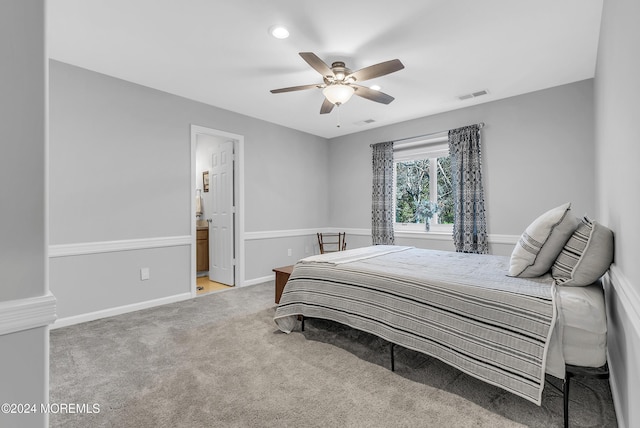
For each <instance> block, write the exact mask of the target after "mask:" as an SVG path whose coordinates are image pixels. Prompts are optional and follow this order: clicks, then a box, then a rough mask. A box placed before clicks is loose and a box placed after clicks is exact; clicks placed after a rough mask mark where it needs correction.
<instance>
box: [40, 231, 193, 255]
mask: <svg viewBox="0 0 640 428" xmlns="http://www.w3.org/2000/svg"><path fill="white" fill-rule="evenodd" d="M192 242H193V238H192V237H191V235H182V236H164V237H159V238H143V239H123V240H119V241H99V242H80V243H76V244H57V245H49V257H50V258H52V257H68V256H81V255H85V254H99V253H111V252H116V251H130V250H146V249H149V248H162V247H178V246H183V245H191V244H192Z"/></svg>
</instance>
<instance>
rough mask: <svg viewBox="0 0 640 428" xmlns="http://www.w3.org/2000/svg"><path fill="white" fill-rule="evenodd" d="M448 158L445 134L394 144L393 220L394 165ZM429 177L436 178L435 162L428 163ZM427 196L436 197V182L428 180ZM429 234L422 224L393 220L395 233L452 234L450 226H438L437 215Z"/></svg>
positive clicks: (394, 168) (394, 177) (434, 217)
mask: <svg viewBox="0 0 640 428" xmlns="http://www.w3.org/2000/svg"><path fill="white" fill-rule="evenodd" d="M445 156H449V143H448V139H447V132H442V133H439V134H434V135H431V136H429V138H426V139H425V138H423V139H419V140H411V141H407V142H402V143H396V144H394V147H393V218H394V219H395V218H396V212H395V211H396V186H397V184H396V164H397V163H398V162H403V161H410V160H418V159H433V158H438V157H445ZM429 168H430V171H429V176H430V177H437V162H430V163H429ZM429 195H430V198H432V199H431V200H433V198H434V196H435V197H437V195H438V180H429ZM429 229H430V230H429V232H427V231H426V230H425V226H424V224H423V223H396V222H395V220H394V230H395V231H397V232H412V233H419V232H422V233H425V234H426V233H453V225H452V224H438V215H437V214H436V215H435V216H433V217H432V218H431V225H430V227H429Z"/></svg>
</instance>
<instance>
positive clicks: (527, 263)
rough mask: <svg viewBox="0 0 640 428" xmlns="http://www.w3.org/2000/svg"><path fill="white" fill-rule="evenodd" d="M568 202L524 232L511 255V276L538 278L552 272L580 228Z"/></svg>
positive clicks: (545, 215) (539, 218)
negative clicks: (564, 248)
mask: <svg viewBox="0 0 640 428" xmlns="http://www.w3.org/2000/svg"><path fill="white" fill-rule="evenodd" d="M578 223H579V221H578V219H577V218H576V217H575V216H573V215H571V204H570V203H566V204H563V205H560V206H559V207H556V208H554V209H551V210H549V211H547V212H546V213H544V214H542V215H541V216H540V217H538V218H537V219H535V220H534V221H533V222H532V223H531V224H530V225H529V226H528V227H527V229H526V230H525V231H524V233H523V234H522V236H521V237H520V240H519V241H518V243H517V244H516V246H515V247H514V249H513V252H512V253H511V259H510V260H509V276H518V277H522V278H534V277H538V276H541V275H544V274H545V273H547V272H549V269H551V265H553V262H554V261H555V260H556V258H557V257H558V254H560V251H562V247H563V246H564V244H566V243H567V241H568V240H569V238H570V237H571V234H572V233H573V232H574V231H575V230H576V228H577V227H578Z"/></svg>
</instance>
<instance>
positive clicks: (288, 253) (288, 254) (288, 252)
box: [287, 248, 291, 257]
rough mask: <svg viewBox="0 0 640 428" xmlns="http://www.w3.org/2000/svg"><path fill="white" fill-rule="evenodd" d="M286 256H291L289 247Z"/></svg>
mask: <svg viewBox="0 0 640 428" xmlns="http://www.w3.org/2000/svg"><path fill="white" fill-rule="evenodd" d="M287 256H289V257H291V248H289V249H288V250H287Z"/></svg>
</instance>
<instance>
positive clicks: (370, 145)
mask: <svg viewBox="0 0 640 428" xmlns="http://www.w3.org/2000/svg"><path fill="white" fill-rule="evenodd" d="M477 125H478V128H480V129H482V128H484V122H480V123H478V124H477ZM467 126H471V125H467ZM443 132H449V130H445V131H438V132H430V133H428V134H422V135H415V136H413V137H407V138H400V139H399V140H393V142H394V143H397V142H399V141H406V140H413V139H414V138H423V137H430V136H432V135H436V134H442V133H443ZM373 146H375V144H369V147H373Z"/></svg>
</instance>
